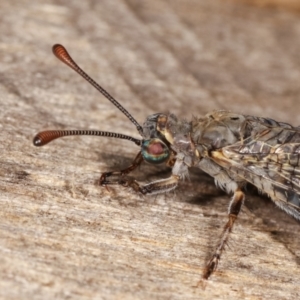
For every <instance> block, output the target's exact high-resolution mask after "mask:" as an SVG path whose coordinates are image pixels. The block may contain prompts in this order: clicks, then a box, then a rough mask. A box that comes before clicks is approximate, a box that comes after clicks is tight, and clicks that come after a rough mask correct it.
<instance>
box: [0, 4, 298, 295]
mask: <svg viewBox="0 0 300 300" xmlns="http://www.w3.org/2000/svg"><path fill="white" fill-rule="evenodd" d="M269 2H270V1H269ZM0 8H1V9H0V16H1V26H0V33H1V42H0V101H1V102H0V103H1V104H0V128H1V134H0V192H1V197H0V201H1V210H0V218H1V221H0V252H1V255H0V270H1V272H0V297H1V298H2V299H70V298H71V299H299V297H300V285H299V283H300V269H299V265H300V252H299V248H300V247H299V246H300V239H299V228H300V227H299V223H298V222H296V221H294V220H293V219H292V218H291V217H289V216H287V215H285V214H284V213H283V212H281V211H279V210H278V209H277V208H275V207H274V205H273V204H272V203H270V201H268V199H266V198H265V197H262V196H260V195H257V194H256V192H255V191H253V190H252V189H251V188H250V189H249V191H248V199H247V204H246V206H245V207H244V209H243V212H242V213H241V216H240V218H239V220H238V223H237V225H236V227H235V229H234V232H233V234H232V240H231V242H230V243H229V248H228V249H227V251H226V252H225V254H224V256H223V257H222V260H221V263H220V266H219V268H218V271H217V272H216V273H215V274H214V276H213V277H212V278H211V280H209V281H208V283H207V286H206V289H201V288H195V285H196V284H197V282H198V280H199V279H200V277H201V274H202V270H203V267H204V265H205V262H206V261H207V259H208V257H209V254H210V252H211V250H212V249H213V247H214V246H215V244H216V242H217V240H218V236H219V235H220V233H221V230H222V226H223V225H224V224H225V221H226V213H227V206H228V201H229V197H228V196H227V195H226V194H224V193H223V192H221V191H220V190H218V189H217V188H216V187H215V186H214V183H213V179H211V178H210V177H208V176H206V175H205V174H203V173H202V172H200V171H198V170H192V171H191V180H190V181H186V182H183V183H182V184H181V185H180V187H179V188H178V190H177V191H176V192H175V193H170V194H166V195H161V196H157V197H141V196H140V195H137V194H135V193H133V192H132V191H131V190H126V189H125V188H113V189H111V191H110V192H109V191H107V190H106V189H105V188H100V187H99V186H98V185H97V180H98V178H99V176H100V174H101V172H103V171H106V170H116V169H119V168H121V167H125V166H127V165H128V164H130V162H131V161H132V159H133V158H134V156H135V154H136V153H137V151H138V149H137V147H136V146H135V145H134V144H130V143H129V142H126V141H117V140H110V139H105V138H99V139H97V138H91V137H89V138H83V137H82V138H79V137H77V138H75V137H73V138H65V139H61V140H57V141H55V142H53V143H51V144H49V145H47V146H45V147H42V148H35V147H34V146H33V145H32V138H33V136H34V134H35V133H37V132H38V131H40V130H45V129H102V130H108V131H116V132H122V133H124V134H129V135H132V136H138V133H137V132H136V130H135V128H134V126H133V125H132V124H131V123H130V122H129V121H128V120H127V119H126V118H125V117H124V116H122V114H121V113H120V112H119V111H118V110H117V109H116V108H115V107H113V106H112V105H111V104H110V103H109V102H108V101H107V100H106V99H105V98H103V96H101V95H99V94H98V93H97V92H96V91H94V90H93V88H92V87H90V86H89V85H88V84H87V83H85V82H84V81H83V80H82V78H80V77H79V76H77V75H76V74H75V73H74V72H73V71H72V70H70V69H68V68H67V67H66V66H64V65H63V64H62V63H61V62H59V61H58V60H57V59H56V58H55V57H54V56H53V55H52V53H51V47H52V45H53V44H54V43H62V44H64V45H65V46H66V47H67V49H68V50H69V52H70V53H71V55H72V56H73V57H74V58H75V59H76V61H77V62H78V63H79V65H80V66H82V67H83V68H84V69H85V70H86V71H87V72H88V73H89V74H90V75H91V76H92V77H93V78H95V79H96V81H98V82H99V83H100V84H101V85H103V87H105V88H106V89H107V90H108V91H109V92H110V93H111V94H112V95H114V96H115V97H116V98H117V99H119V100H120V102H121V103H122V105H124V106H125V107H126V109H128V111H130V112H131V113H132V115H133V116H134V117H135V118H136V119H137V120H138V121H139V122H140V123H142V122H143V120H145V118H146V116H147V115H149V114H152V113H156V112H168V111H172V112H173V113H175V114H177V115H178V116H179V117H182V118H187V119H189V118H191V117H192V115H197V116H198V115H202V114H205V113H207V112H209V111H211V110H214V109H228V110H232V111H235V112H239V113H244V114H251V115H257V116H267V117H272V118H274V119H276V120H278V121H285V122H289V123H292V124H293V125H297V124H300V114H299V94H300V93H299V90H300V85H299V82H300V59H299V57H300V56H299V50H300V31H299V28H300V19H299V15H298V14H297V12H296V11H290V10H286V9H283V10H281V9H280V5H279V6H277V7H276V9H273V8H272V7H262V8H261V7H259V6H255V5H248V4H246V3H243V2H238V1H221V0H220V1H217V0H214V1H193V0H186V1H161V0H160V1H158V0H154V1H150V0H146V1H140V0H123V1H122V0H119V1H116V0H115V1H111V0H103V1H92V0H87V1H75V0H73V1H64V0H61V1H59V0H50V1H47V2H39V1H28V0H23V1H14V0H13V1H4V0H0ZM168 172H169V170H168V169H166V168H164V167H152V166H148V165H143V166H142V168H141V170H139V171H138V172H136V173H135V175H136V178H138V179H139V180H140V181H149V180H151V179H154V178H163V177H166V176H168V174H169V173H168Z"/></svg>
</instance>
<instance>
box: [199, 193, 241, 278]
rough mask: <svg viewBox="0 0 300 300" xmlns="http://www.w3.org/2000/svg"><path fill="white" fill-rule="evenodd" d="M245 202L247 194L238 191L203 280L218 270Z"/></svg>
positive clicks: (234, 195)
mask: <svg viewBox="0 0 300 300" xmlns="http://www.w3.org/2000/svg"><path fill="white" fill-rule="evenodd" d="M244 200H245V194H244V193H243V192H242V191H241V190H240V189H237V190H236V191H235V192H234V194H233V197H232V200H231V202H230V204H229V212H228V221H227V223H226V225H225V227H224V229H223V233H222V235H221V238H220V241H219V244H218V246H217V248H216V250H215V252H214V254H213V255H212V257H211V259H210V261H209V262H208V264H207V265H206V268H205V270H204V274H203V279H208V278H209V277H210V275H211V274H212V273H213V272H214V271H215V270H216V269H217V266H218V263H219V261H220V259H221V254H222V252H223V251H224V249H225V246H226V244H227V242H228V238H229V235H230V233H231V231H232V228H233V224H234V222H235V220H236V219H237V216H238V214H239V212H240V210H241V208H242V205H243V203H244Z"/></svg>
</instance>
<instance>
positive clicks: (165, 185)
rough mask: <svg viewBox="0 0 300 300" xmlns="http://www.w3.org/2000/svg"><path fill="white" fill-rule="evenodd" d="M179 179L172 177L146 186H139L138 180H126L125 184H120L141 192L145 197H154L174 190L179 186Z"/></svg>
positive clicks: (175, 176)
mask: <svg viewBox="0 0 300 300" xmlns="http://www.w3.org/2000/svg"><path fill="white" fill-rule="evenodd" d="M179 179H180V177H179V176H177V175H171V176H170V177H169V178H166V179H160V180H155V181H153V182H150V183H148V184H144V185H141V184H139V183H138V182H137V181H136V180H125V181H124V182H120V184H122V185H123V186H129V187H131V188H133V189H134V190H135V191H136V192H140V193H142V194H144V195H151V194H152V195H154V194H161V193H166V192H169V191H171V190H174V189H175V188H176V187H177V185H178V182H179Z"/></svg>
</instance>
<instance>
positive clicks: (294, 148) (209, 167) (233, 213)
mask: <svg viewBox="0 0 300 300" xmlns="http://www.w3.org/2000/svg"><path fill="white" fill-rule="evenodd" d="M53 52H54V54H55V55H56V56H57V57H58V58H59V59H60V60H62V61H63V62H64V63H66V64H67V65H68V66H70V67H71V68H72V69H74V70H75V71H76V72H77V73H79V74H80V75H81V76H82V77H84V78H85V79H86V80H87V81H88V82H89V83H91V84H92V85H93V86H94V87H95V88H96V89H97V90H99V91H100V92H101V93H102V94H103V95H104V96H105V97H106V98H107V99H108V100H110V101H111V102H112V103H113V104H114V105H115V106H116V107H117V108H118V109H119V110H121V112H122V113H123V114H125V115H126V116H127V117H128V119H130V121H131V122H132V123H133V124H134V125H135V126H136V128H137V130H138V132H139V133H140V134H141V136H142V139H141V140H139V139H135V138H132V137H130V136H126V135H123V134H119V133H113V132H104V131H89V130H69V131H60V130H55V131H44V132H40V133H38V134H37V135H36V136H35V138H34V141H33V142H34V145H35V146H42V145H45V144H47V143H49V142H50V141H52V140H54V139H56V138H59V137H62V136H68V135H97V136H107V137H114V138H121V139H127V140H130V141H132V142H134V143H135V144H137V145H138V146H140V147H141V150H140V151H139V153H138V154H137V156H136V158H135V160H134V161H133V163H132V165H130V166H129V167H128V168H126V169H124V170H120V171H117V172H106V173H103V174H102V175H101V178H100V184H101V185H110V184H119V185H122V186H126V187H131V188H133V189H134V190H135V191H137V192H140V193H142V194H159V193H165V192H168V191H171V190H173V189H175V188H176V187H177V185H178V183H179V181H180V180H182V179H183V178H185V177H187V176H188V169H189V168H190V167H192V166H194V167H199V168H200V169H202V170H203V171H205V172H206V173H208V174H209V175H211V176H212V177H214V179H215V182H216V184H217V185H218V186H219V187H221V188H222V189H224V190H225V191H227V192H228V193H232V194H233V196H232V200H231V202H230V204H229V209H228V221H227V223H226V224H225V226H224V230H223V233H222V235H221V238H220V241H219V243H218V244H217V247H216V250H215V252H214V253H213V255H212V256H211V259H210V261H209V262H208V264H207V266H206V268H205V270H204V274H203V278H204V279H207V278H209V276H210V275H211V274H212V273H213V272H214V271H215V270H216V268H217V265H218V262H219V260H220V257H221V254H222V252H223V250H224V248H225V246H226V243H227V240H228V237H229V234H230V232H231V231H232V228H233V225H234V222H235V220H236V218H237V216H238V214H239V212H240V210H241V207H242V205H243V202H244V200H245V195H244V192H243V191H242V189H243V187H244V186H245V185H246V184H247V183H251V184H253V185H254V186H256V187H257V188H258V189H259V190H260V191H262V192H264V193H266V194H268V195H269V196H270V197H271V199H272V200H273V201H274V202H275V204H276V205H277V206H279V207H280V208H281V209H283V210H284V211H286V212H287V213H288V214H290V215H292V216H293V217H295V218H296V219H298V220H300V128H299V127H292V126H291V125H289V124H286V123H281V122H276V121H274V120H272V119H267V118H259V117H253V116H247V115H240V114H234V113H231V112H227V111H215V112H212V113H210V114H207V115H206V116H204V117H202V118H194V119H193V120H192V121H191V122H188V121H185V120H179V119H177V117H176V116H175V115H173V114H168V115H167V114H162V113H158V114H153V115H150V116H149V117H148V118H147V119H146V121H145V123H144V124H143V126H140V125H139V124H138V122H137V121H136V120H135V119H134V118H133V117H132V116H131V115H130V114H129V113H128V112H127V111H126V110H125V108H123V107H122V106H121V105H120V104H119V103H118V102H117V101H116V100H115V99H114V98H113V97H112V96H111V95H110V94H108V93H107V92H106V91H105V90H104V89H103V88H102V87H100V86H99V85H98V84H97V83H96V82H95V81H94V80H93V79H91V78H90V77H89V76H88V75H87V74H86V73H85V72H84V71H82V70H81V69H80V68H79V67H78V66H77V64H76V63H75V62H74V61H73V59H72V58H71V57H70V56H69V54H68V53H67V51H66V49H65V48H64V47H63V46H61V45H54V47H53ZM143 161H147V162H149V163H153V164H158V163H166V164H167V165H168V166H170V167H172V174H171V176H170V177H169V178H166V179H160V180H156V181H153V182H150V183H148V184H144V185H141V184H140V183H138V182H137V181H136V180H133V179H130V178H128V177H127V176H126V175H127V174H128V173H130V172H132V171H133V170H134V169H135V168H137V166H139V165H140V164H141V163H142V162H143Z"/></svg>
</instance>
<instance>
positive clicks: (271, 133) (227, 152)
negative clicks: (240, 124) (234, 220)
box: [212, 118, 300, 220]
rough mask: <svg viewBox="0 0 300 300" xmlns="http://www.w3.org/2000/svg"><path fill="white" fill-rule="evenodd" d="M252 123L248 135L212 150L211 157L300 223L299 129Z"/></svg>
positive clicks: (260, 122) (261, 121)
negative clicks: (238, 140)
mask: <svg viewBox="0 0 300 300" xmlns="http://www.w3.org/2000/svg"><path fill="white" fill-rule="evenodd" d="M252 121H253V122H252V123H251V126H252V127H253V130H252V133H251V135H250V136H248V137H246V138H245V139H244V140H243V139H242V140H241V141H240V142H238V143H236V144H234V145H230V146H227V147H224V148H222V149H220V150H218V151H214V152H213V153H212V158H213V160H214V161H215V162H216V163H218V164H219V165H221V166H223V167H224V168H225V169H227V171H228V172H229V173H230V174H233V175H234V176H236V178H241V179H244V180H246V181H248V182H250V183H252V184H253V185H255V186H256V187H257V188H258V189H259V190H261V191H263V192H265V193H267V194H268V195H269V196H270V197H271V199H272V200H273V201H274V202H275V204H276V205H277V206H279V207H280V208H281V209H283V210H285V211H286V212H287V213H289V214H291V215H293V216H294V217H295V218H297V219H299V220H300V128H299V127H292V126H291V125H288V124H285V123H277V122H275V121H273V120H269V119H262V118H253V120H252ZM266 122H267V123H272V122H273V124H269V125H266ZM254 125H255V128H254Z"/></svg>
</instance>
